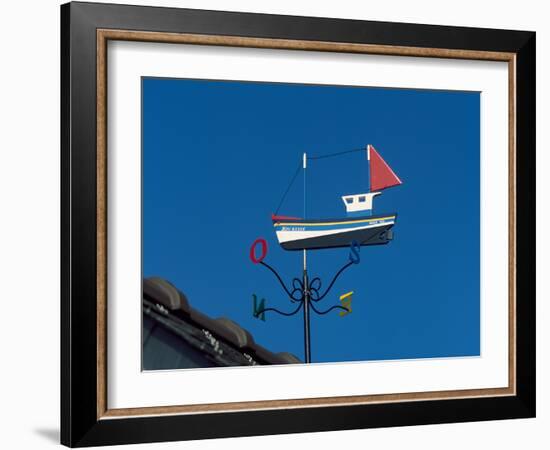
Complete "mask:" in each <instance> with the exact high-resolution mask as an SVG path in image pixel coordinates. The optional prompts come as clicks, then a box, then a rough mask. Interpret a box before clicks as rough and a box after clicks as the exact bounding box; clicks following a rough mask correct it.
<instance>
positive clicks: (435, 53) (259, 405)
mask: <svg viewBox="0 0 550 450" xmlns="http://www.w3.org/2000/svg"><path fill="white" fill-rule="evenodd" d="M109 40H121V41H140V42H157V43H172V44H175V43H180V44H195V45H217V46H231V47H252V48H266V49H286V50H309V51H323V52H341V53H362V54H370V55H373V54H375V55H392V56H415V57H432V58H451V59H472V60H488V61H502V62H507V63H508V74H509V77H508V79H509V82H508V86H509V89H508V96H509V102H508V104H509V107H508V109H509V111H508V130H509V131H508V134H509V136H508V139H509V144H508V177H509V183H508V186H509V188H508V207H509V217H508V219H509V220H508V256H509V267H508V280H509V282H508V309H509V315H508V387H505V388H490V389H468V390H450V391H432V392H410V393H401V394H380V395H357V396H343V397H323V398H302V399H288V400H266V401H248V402H233V403H212V404H202V405H174V406H162V407H160V406H150V407H142V408H123V409H122V408H121V409H109V408H108V405H107V358H106V353H107V201H108V199H107V132H108V130H107V42H108V41H109ZM515 130H516V55H515V53H505V52H488V51H473V50H454V49H444V48H421V47H398V46H387V45H371V44H353V43H340V42H321V41H298V40H285V39H263V38H246V37H236V36H218V35H199V34H179V33H157V32H147V31H128V30H114V29H98V30H97V354H98V360H97V418H98V420H102V419H115V418H121V417H135V416H156V415H173V414H197V413H219V412H232V411H253V410H266V409H289V408H305V407H325V406H344V405H357V404H367V403H369V404H372V403H389V402H403V401H420V400H445V399H459V398H473V397H497V396H512V395H516V233H515V230H516V143H515V142H516V133H515Z"/></svg>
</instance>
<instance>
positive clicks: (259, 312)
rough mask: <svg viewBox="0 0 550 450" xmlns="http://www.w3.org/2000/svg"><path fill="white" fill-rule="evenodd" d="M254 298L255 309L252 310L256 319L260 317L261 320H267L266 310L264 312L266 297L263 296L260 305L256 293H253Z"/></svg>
mask: <svg viewBox="0 0 550 450" xmlns="http://www.w3.org/2000/svg"><path fill="white" fill-rule="evenodd" d="M252 298H253V300H254V303H253V308H254V309H253V311H252V315H253V316H254V317H255V318H256V319H260V320H263V321H264V322H265V312H264V309H265V298H262V300H261V301H260V304H259V305H258V297H256V294H252Z"/></svg>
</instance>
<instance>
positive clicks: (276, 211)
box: [275, 147, 366, 217]
mask: <svg viewBox="0 0 550 450" xmlns="http://www.w3.org/2000/svg"><path fill="white" fill-rule="evenodd" d="M365 150H366V149H365V147H361V148H353V149H351V150H343V151H341V152H335V153H327V154H325V155H318V156H309V155H308V157H307V159H308V160H317V159H325V158H332V157H335V156H341V155H345V154H347V153H356V152H364V151H365ZM302 165H303V161H302V160H300V164H298V167H297V168H296V172H294V175H293V176H292V179H291V180H290V183H289V184H288V186H287V188H286V190H285V193H284V194H283V196H282V198H281V201H280V202H279V206H277V209H276V210H275V215H277V214H279V210H280V209H281V206H283V202H284V201H285V198H286V196H287V195H288V192H289V191H290V188H291V187H292V185H293V184H294V182H295V181H296V178H297V177H298V174H299V173H300V169H302ZM305 188H306V180H305V173H304V217H305V200H306V199H305Z"/></svg>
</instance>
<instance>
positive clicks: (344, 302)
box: [340, 291, 353, 317]
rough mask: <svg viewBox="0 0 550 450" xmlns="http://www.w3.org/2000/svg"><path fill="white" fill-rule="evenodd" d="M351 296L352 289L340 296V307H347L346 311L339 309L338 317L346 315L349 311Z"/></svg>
mask: <svg viewBox="0 0 550 450" xmlns="http://www.w3.org/2000/svg"><path fill="white" fill-rule="evenodd" d="M352 296H353V291H349V292H348V293H347V294H344V295H341V296H340V302H341V303H342V307H344V308H346V309H347V311H340V317H343V316H347V315H348V314H349V313H350V312H351V299H352Z"/></svg>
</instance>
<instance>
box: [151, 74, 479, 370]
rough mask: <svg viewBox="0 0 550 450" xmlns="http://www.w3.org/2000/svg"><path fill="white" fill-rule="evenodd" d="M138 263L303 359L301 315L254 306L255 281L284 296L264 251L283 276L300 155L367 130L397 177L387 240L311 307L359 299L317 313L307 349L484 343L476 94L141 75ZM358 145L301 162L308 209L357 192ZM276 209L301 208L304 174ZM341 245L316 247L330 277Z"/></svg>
mask: <svg viewBox="0 0 550 450" xmlns="http://www.w3.org/2000/svg"><path fill="white" fill-rule="evenodd" d="M142 89H143V111H142V112H143V275H144V276H145V277H148V276H161V277H163V278H166V279H167V280H169V281H171V282H172V283H173V284H175V285H176V286H177V287H178V288H179V289H180V290H182V291H183V292H185V294H186V295H187V296H188V298H189V301H190V303H191V304H192V305H193V306H194V307H196V308H197V309H199V310H201V311H202V312H204V313H206V314H208V315H210V316H212V317H220V316H226V317H229V318H230V319H232V320H234V321H235V322H237V323H239V324H240V325H241V326H242V327H244V328H246V329H248V330H249V331H250V332H251V333H252V335H253V336H254V339H255V340H256V342H258V343H259V344H261V345H263V346H265V347H267V348H268V349H270V350H272V351H274V352H280V351H288V352H292V353H294V354H296V355H297V356H298V357H300V358H303V328H302V325H303V323H302V316H301V314H299V315H296V316H293V317H290V318H288V317H282V316H279V315H276V314H273V313H268V314H267V320H266V322H262V321H260V320H258V319H255V318H253V317H252V294H257V295H258V296H259V297H260V298H265V299H266V302H267V305H266V306H268V307H269V306H272V307H276V308H279V309H282V310H290V309H291V308H292V305H291V304H290V302H289V301H288V300H287V298H286V296H285V295H284V292H283V291H282V290H281V288H280V286H279V285H278V283H277V281H276V280H275V278H274V277H273V276H272V275H271V274H270V273H269V272H268V271H267V270H266V269H265V268H263V267H261V266H258V265H254V264H252V263H251V262H250V260H249V258H248V252H249V248H250V245H251V243H252V242H253V241H254V240H255V239H256V238H258V237H263V238H265V239H266V240H267V242H268V245H269V252H268V255H267V258H266V262H268V263H269V264H271V265H272V266H273V267H275V268H276V269H277V270H278V271H279V272H280V273H281V275H282V276H283V278H284V279H285V280H286V281H287V282H288V283H290V280H291V279H292V278H293V277H299V276H300V275H301V264H302V259H301V258H302V256H301V253H300V252H287V251H284V250H283V249H282V248H280V247H279V245H278V243H277V239H276V236H275V233H274V231H273V227H272V224H271V220H270V215H271V213H272V212H274V211H275V209H276V207H277V205H278V203H279V201H280V199H281V196H282V194H283V193H284V191H285V189H286V187H287V185H288V183H289V181H290V179H291V178H292V175H293V174H294V171H295V170H296V167H297V166H298V164H299V163H300V161H301V158H302V153H303V152H307V153H308V154H309V155H311V156H316V155H322V154H326V153H333V152H337V151H341V150H348V149H353V148H358V147H363V146H366V145H367V144H372V145H374V147H375V148H376V149H377V150H378V152H379V153H380V154H381V156H382V157H383V158H384V159H385V160H386V161H387V162H388V164H389V165H390V166H391V167H392V169H393V170H394V171H395V173H396V174H397V175H398V176H399V177H400V178H401V180H403V185H401V186H398V187H394V188H390V189H387V190H386V191H384V192H383V194H382V195H381V196H379V197H377V198H376V199H375V203H374V213H375V214H378V213H386V212H397V213H398V218H397V223H396V226H395V227H394V236H395V237H394V241H393V242H391V243H390V244H389V245H386V246H376V247H362V249H361V263H360V264H359V265H357V266H353V267H351V268H350V269H348V270H347V271H346V272H345V273H344V274H343V275H342V276H341V278H340V279H339V280H338V282H337V283H336V285H335V287H334V288H333V289H332V291H331V294H329V295H328V296H327V297H326V298H325V299H324V300H323V301H322V302H321V304H319V306H323V307H328V306H330V305H332V304H337V303H338V302H339V296H340V295H341V294H344V293H346V292H348V291H351V290H353V291H354V296H353V304H352V306H353V312H352V314H349V315H347V316H345V317H339V315H338V312H336V311H335V312H334V313H332V314H328V315H324V316H316V315H315V314H313V315H312V318H311V319H312V321H311V329H312V335H311V342H312V361H313V362H335V361H357V360H380V359H404V358H429V357H451V356H474V355H479V352H480V314H479V310H480V304H479V301H480V300H479V287H480V281H479V267H480V261H479V252H480V247H479V246H480V241H479V239H480V238H479V227H480V216H479V187H480V184H479V139H480V130H479V123H480V121H479V114H480V109H479V107H480V103H479V93H477V92H449V91H429V90H413V89H380V88H367V87H344V86H318V85H303V84H278V83H252V82H237V81H208V80H185V79H156V78H144V79H143V85H142ZM366 167H367V166H366V161H365V156H364V154H363V153H362V152H360V153H350V154H348V155H343V156H341V157H338V158H329V159H322V160H319V161H310V163H309V165H308V173H307V198H308V200H307V217H309V218H314V217H315V218H317V217H340V216H341V217H344V216H345V208H344V205H343V203H342V200H341V199H340V196H341V195H343V194H351V193H359V192H365V191H366V188H367V184H366V183H367V175H366ZM279 213H280V214H285V215H297V216H300V217H301V216H302V215H303V179H302V178H301V174H300V177H299V178H298V179H297V180H296V183H294V185H293V186H292V188H291V190H290V192H289V194H288V196H287V198H286V200H285V202H284V204H283V206H282V207H281V210H280V211H279ZM347 254H348V251H347V250H346V249H332V250H320V251H315V252H313V251H311V252H309V255H308V261H309V273H310V277H314V276H320V277H321V278H322V279H323V281H324V283H325V285H327V284H328V283H329V282H330V279H331V278H332V275H333V274H334V272H335V271H336V270H338V269H339V268H340V267H341V265H342V264H344V263H345V262H346V261H347Z"/></svg>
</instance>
